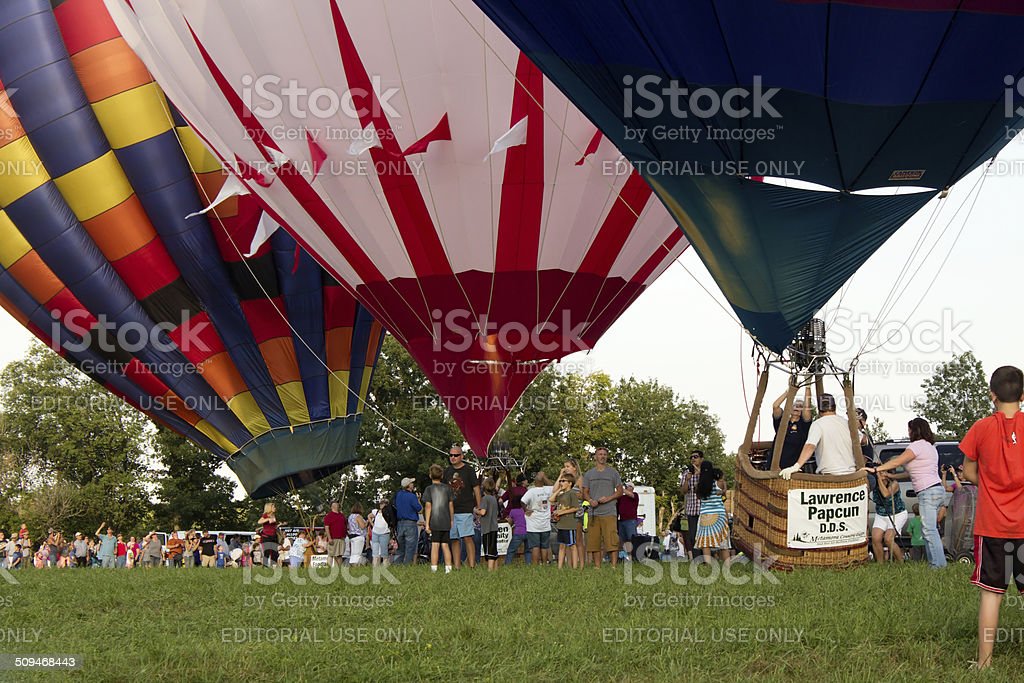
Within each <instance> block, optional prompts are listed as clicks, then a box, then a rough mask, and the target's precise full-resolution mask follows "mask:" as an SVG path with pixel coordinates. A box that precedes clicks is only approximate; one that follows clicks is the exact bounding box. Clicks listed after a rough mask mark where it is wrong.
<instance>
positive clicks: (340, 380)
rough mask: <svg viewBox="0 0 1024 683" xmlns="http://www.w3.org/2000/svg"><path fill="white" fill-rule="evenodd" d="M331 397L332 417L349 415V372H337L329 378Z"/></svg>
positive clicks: (328, 385)
mask: <svg viewBox="0 0 1024 683" xmlns="http://www.w3.org/2000/svg"><path fill="white" fill-rule="evenodd" d="M327 387H328V390H329V391H330V396H331V417H345V416H346V415H348V370H337V371H335V372H332V373H331V374H329V375H328V376H327Z"/></svg>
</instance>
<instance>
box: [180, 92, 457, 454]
mask: <svg viewBox="0 0 1024 683" xmlns="http://www.w3.org/2000/svg"><path fill="white" fill-rule="evenodd" d="M164 113H165V114H166V115H167V119H168V121H169V122H170V123H171V126H172V127H174V128H176V126H175V124H174V119H173V117H172V116H171V112H170V109H169V108H168V107H164ZM174 138H175V140H177V141H178V146H179V147H180V148H181V152H182V154H183V155H184V156H185V160H186V162H187V163H188V165H189V169H190V170H191V171H192V174H193V176H195V175H196V173H197V171H196V169H195V168H194V167H193V166H192V160H191V159H190V158H189V156H188V153H187V152H186V150H185V146H184V144H182V142H181V138H180V137H179V136H178V134H177V131H175V136H174ZM224 172H225V174H226V173H228V171H227V170H225V171H224ZM197 186H198V187H199V189H200V192H202V194H203V196H204V198H205V199H206V201H207V202H209V201H211V199H210V196H209V194H208V193H207V192H206V188H205V187H204V186H203V185H202V184H201V183H197ZM211 213H213V214H214V217H215V218H216V219H217V222H218V223H219V224H220V227H221V229H222V230H223V231H224V234H225V235H226V236H227V238H228V242H230V244H231V246H232V248H233V249H234V250H235V252H237V254H238V256H239V259H240V260H241V262H242V263H243V264H244V265H245V268H246V270H247V271H249V275H251V276H252V278H253V281H254V282H256V284H257V285H258V286H259V288H260V290H261V291H262V292H263V294H264V296H266V298H267V301H269V302H270V304H271V306H272V307H273V309H274V311H275V312H276V313H277V314H278V315H279V316H280V317H281V320H283V321H284V323H285V325H287V326H288V329H290V330H291V332H292V335H293V336H294V337H295V338H296V339H298V340H299V341H300V342H302V345H303V346H305V347H306V348H307V349H308V350H309V352H310V355H311V356H313V357H314V358H316V359H317V362H319V363H320V364H321V365H322V366H324V369H326V370H327V372H328V373H330V375H331V377H333V378H334V379H335V380H336V381H337V382H339V383H340V384H341V385H342V386H344V387H345V389H346V391H348V392H349V393H350V394H351V395H353V396H355V397H356V400H357V401H359V402H361V403H362V404H363V405H365V406H367V407H368V408H370V409H371V410H372V411H373V412H374V413H376V414H377V415H378V416H379V417H380V418H381V419H382V420H383V421H384V422H386V423H387V424H389V425H390V426H392V427H394V428H395V429H397V430H398V431H400V432H401V433H403V434H405V435H406V436H408V437H410V438H412V439H414V440H416V441H418V442H419V443H421V444H423V445H424V446H427V447H428V448H430V449H432V450H435V451H437V452H438V453H444V452H445V451H444V450H443V449H441V448H438V447H437V446H434V445H433V444H429V443H427V442H426V441H424V440H423V439H421V438H419V437H418V436H416V435H415V434H413V433H412V432H410V431H408V430H406V429H405V428H403V427H402V426H401V425H399V424H398V423H397V422H394V421H393V420H391V419H389V418H388V417H387V416H385V415H384V413H382V412H381V411H380V409H379V408H377V406H376V405H374V403H373V402H372V401H370V399H369V397H367V398H361V397H360V396H359V393H358V392H356V391H355V390H353V389H352V387H351V386H350V385H349V383H348V382H346V381H345V380H343V379H342V378H341V376H340V375H338V373H337V372H335V371H334V370H333V369H332V368H331V367H330V366H329V365H327V363H326V362H325V361H324V360H323V359H322V358H321V357H320V355H319V354H318V353H317V352H316V351H314V350H313V347H312V346H310V344H309V343H308V342H307V341H306V339H305V337H303V336H302V334H301V333H299V331H298V330H297V329H295V326H294V325H292V322H291V321H290V320H289V319H288V317H287V316H286V315H285V314H284V311H282V310H281V308H280V306H278V304H277V302H276V301H274V299H273V298H272V297H271V296H270V292H268V291H267V289H266V287H264V285H263V283H262V282H261V281H260V279H259V277H258V276H257V275H256V272H255V271H254V270H253V269H252V266H251V265H249V260H248V259H246V258H245V257H244V256H243V254H242V250H241V248H240V247H239V246H238V244H237V243H236V242H235V238H234V236H233V235H232V234H231V232H230V231H229V230H228V229H227V226H225V225H224V221H223V219H221V217H220V215H219V214H217V212H216V211H213V212H211ZM374 369H376V368H375V367H374V368H371V370H370V372H371V373H372V372H373V370H374ZM367 391H369V389H367ZM331 419H332V420H333V419H337V418H331ZM255 438H256V437H255V436H254V437H253V439H255ZM251 441H252V439H251V440H250V442H251ZM239 450H241V449H239Z"/></svg>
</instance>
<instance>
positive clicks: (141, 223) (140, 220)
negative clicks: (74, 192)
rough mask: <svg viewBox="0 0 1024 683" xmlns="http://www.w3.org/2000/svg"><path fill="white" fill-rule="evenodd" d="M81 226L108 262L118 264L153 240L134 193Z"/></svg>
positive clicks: (149, 225) (143, 211) (145, 217)
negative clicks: (117, 262) (116, 262)
mask: <svg viewBox="0 0 1024 683" xmlns="http://www.w3.org/2000/svg"><path fill="white" fill-rule="evenodd" d="M82 225H83V226H84V227H85V229H86V230H87V231H88V233H89V235H90V236H91V237H92V239H93V241H94V242H95V243H96V246H98V247H99V248H100V251H102V252H103V255H104V256H105V257H107V260H108V261H118V260H120V259H122V258H124V257H125V256H127V255H128V254H131V253H133V252H135V251H137V250H139V249H141V248H142V247H143V246H145V245H146V244H149V243H150V242H151V241H152V240H153V238H154V237H156V230H154V229H153V225H152V224H151V223H150V222H149V216H147V215H146V210H145V209H144V208H143V207H142V202H141V201H139V198H138V196H136V195H134V194H133V195H131V196H130V197H128V199H126V200H124V201H123V202H121V203H120V204H118V205H117V206H115V207H114V208H112V209H108V210H106V211H104V212H103V213H101V214H100V215H98V216H96V217H94V218H90V219H89V220H87V221H84V222H83V223H82Z"/></svg>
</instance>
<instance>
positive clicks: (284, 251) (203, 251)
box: [0, 0, 383, 498]
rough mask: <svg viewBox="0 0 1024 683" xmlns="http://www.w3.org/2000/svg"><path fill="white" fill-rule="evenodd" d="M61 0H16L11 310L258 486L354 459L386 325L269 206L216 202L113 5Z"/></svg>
mask: <svg viewBox="0 0 1024 683" xmlns="http://www.w3.org/2000/svg"><path fill="white" fill-rule="evenodd" d="M55 4H56V5H57V6H56V7H55V8H53V7H51V3H49V2H47V1H44V0H11V1H9V2H4V3H3V4H2V5H0V105H2V106H0V304H2V305H3V307H4V308H5V309H6V310H7V311H8V312H9V313H10V314H11V315H13V316H14V317H15V318H16V319H18V320H19V321H20V322H21V323H22V324H24V325H25V326H26V327H28V328H29V329H30V330H31V331H32V332H33V333H34V334H35V335H36V336H37V337H39V338H40V339H41V340H43V341H44V342H45V343H47V344H49V345H51V346H52V347H53V348H54V349H55V350H57V351H58V352H59V353H60V354H61V355H62V356H63V357H64V358H65V359H66V360H68V361H69V362H71V363H73V364H75V365H76V366H78V367H79V368H80V369H81V370H82V371H84V372H85V373H86V374H88V375H89V376H90V377H92V378H93V379H94V380H96V381H97V382H100V383H101V384H103V385H104V386H105V387H106V388H108V389H109V390H110V391H111V392H112V393H114V394H116V395H117V396H119V397H121V398H123V399H124V400H125V401H127V402H128V403H130V404H131V405H133V406H135V407H136V408H138V409H139V410H141V411H143V412H145V413H146V414H147V415H149V416H150V417H152V418H153V419H154V420H156V421H158V422H161V423H163V424H165V425H167V426H168V427H170V428H171V429H173V430H174V431H176V432H178V433H179V434H182V435H184V436H185V437H187V438H189V439H191V440H192V441H194V442H195V443H197V444H198V445H200V446H201V447H203V448H205V449H207V450H209V451H210V452H212V453H214V454H216V455H217V456H219V457H220V458H222V459H224V460H225V461H226V462H227V464H228V465H229V466H230V467H231V469H232V470H233V471H234V472H235V474H236V475H237V476H238V478H239V480H240V481H241V483H242V485H243V486H244V487H245V488H246V490H247V491H248V492H249V494H250V495H251V496H253V497H256V498H259V497H266V496H269V495H272V494H275V493H280V492H284V491H287V490H290V489H292V488H296V487H299V486H302V485H304V484H306V483H309V482H311V481H315V480H316V479H318V478H321V477H324V476H326V475H328V474H330V473H332V472H335V471H337V470H338V469H340V468H341V467H343V466H345V465H347V464H350V463H351V462H353V461H354V460H355V450H356V448H355V447H356V439H357V432H358V428H359V424H360V422H361V411H362V408H363V401H364V399H365V397H366V393H367V390H368V386H369V382H370V378H371V375H372V372H373V367H374V364H375V362H376V358H377V354H378V352H379V349H380V345H381V341H382V336H383V330H382V328H381V326H380V325H379V324H378V323H377V322H375V321H374V319H373V317H372V316H371V315H370V314H369V313H368V312H367V311H366V310H365V309H364V308H363V307H361V306H360V305H359V304H358V303H357V302H356V301H355V300H354V299H353V297H352V296H351V294H350V293H349V292H348V291H347V290H346V289H345V288H344V287H343V286H342V285H340V284H339V283H338V282H336V281H335V280H334V279H333V278H332V277H331V276H330V275H329V274H327V273H326V272H325V271H323V270H322V269H321V268H320V267H319V266H318V265H317V264H316V263H315V261H313V259H312V258H310V257H309V256H308V255H306V254H305V253H303V252H301V250H298V249H297V245H296V243H295V241H294V239H293V238H292V237H290V236H289V235H288V234H287V233H286V232H284V231H282V230H276V231H275V230H273V228H275V227H276V224H274V223H273V222H272V221H270V220H269V219H268V218H267V217H266V216H265V215H264V213H263V211H262V210H261V209H260V208H259V205H258V203H257V201H256V198H255V197H252V196H245V195H243V196H234V197H233V198H232V199H231V200H229V201H227V202H223V203H220V204H219V205H218V206H217V207H216V208H215V209H213V210H212V211H209V212H207V213H206V214H203V213H201V211H202V209H203V207H204V206H205V205H207V204H209V203H210V199H209V198H208V197H213V196H216V195H217V194H218V193H220V192H221V191H222V190H223V187H224V185H225V184H226V181H227V179H228V178H230V176H229V175H227V174H225V173H224V171H223V169H222V168H221V166H220V164H219V162H218V161H217V159H216V158H215V157H213V156H212V155H211V154H210V153H209V152H208V151H207V150H206V149H205V147H204V146H203V144H202V143H201V141H200V140H199V139H198V138H196V136H195V134H194V133H193V132H192V131H191V130H190V129H189V128H188V127H187V125H186V124H185V123H184V121H183V120H181V119H180V117H179V116H177V114H176V112H173V110H172V109H171V108H169V106H168V104H167V102H166V100H165V98H164V96H163V94H162V92H161V91H160V89H159V87H158V86H157V85H156V83H155V82H154V81H153V78H152V76H151V75H150V74H149V72H148V71H147V70H146V68H145V66H144V65H143V64H142V62H140V61H139V60H138V58H137V57H136V56H135V55H134V53H133V52H132V50H131V49H130V48H129V46H128V44H127V43H126V42H125V41H124V39H123V38H121V36H120V35H119V33H118V31H117V28H116V26H115V25H114V24H113V22H112V21H111V19H110V17H109V15H108V13H107V12H106V9H105V7H104V6H103V4H102V2H101V1H100V0H69V1H68V2H64V3H59V4H57V3H55ZM258 231H263V232H267V233H272V234H270V237H269V239H268V240H266V241H265V243H264V244H263V245H262V246H261V247H260V248H259V249H258V250H257V251H256V252H255V253H254V254H252V255H251V256H250V257H248V258H244V257H243V256H244V255H245V252H246V251H247V248H248V246H249V245H250V244H251V242H252V240H253V235H254V234H255V233H256V232H258Z"/></svg>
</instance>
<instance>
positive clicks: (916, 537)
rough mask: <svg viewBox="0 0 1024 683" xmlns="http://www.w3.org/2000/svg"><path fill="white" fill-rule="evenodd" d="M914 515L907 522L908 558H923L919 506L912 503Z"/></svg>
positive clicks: (922, 537)
mask: <svg viewBox="0 0 1024 683" xmlns="http://www.w3.org/2000/svg"><path fill="white" fill-rule="evenodd" d="M913 510H914V516H913V517H912V518H911V519H910V521H909V522H907V533H908V534H910V559H911V560H922V559H924V534H922V533H921V508H920V506H918V505H917V503H914V507H913Z"/></svg>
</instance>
